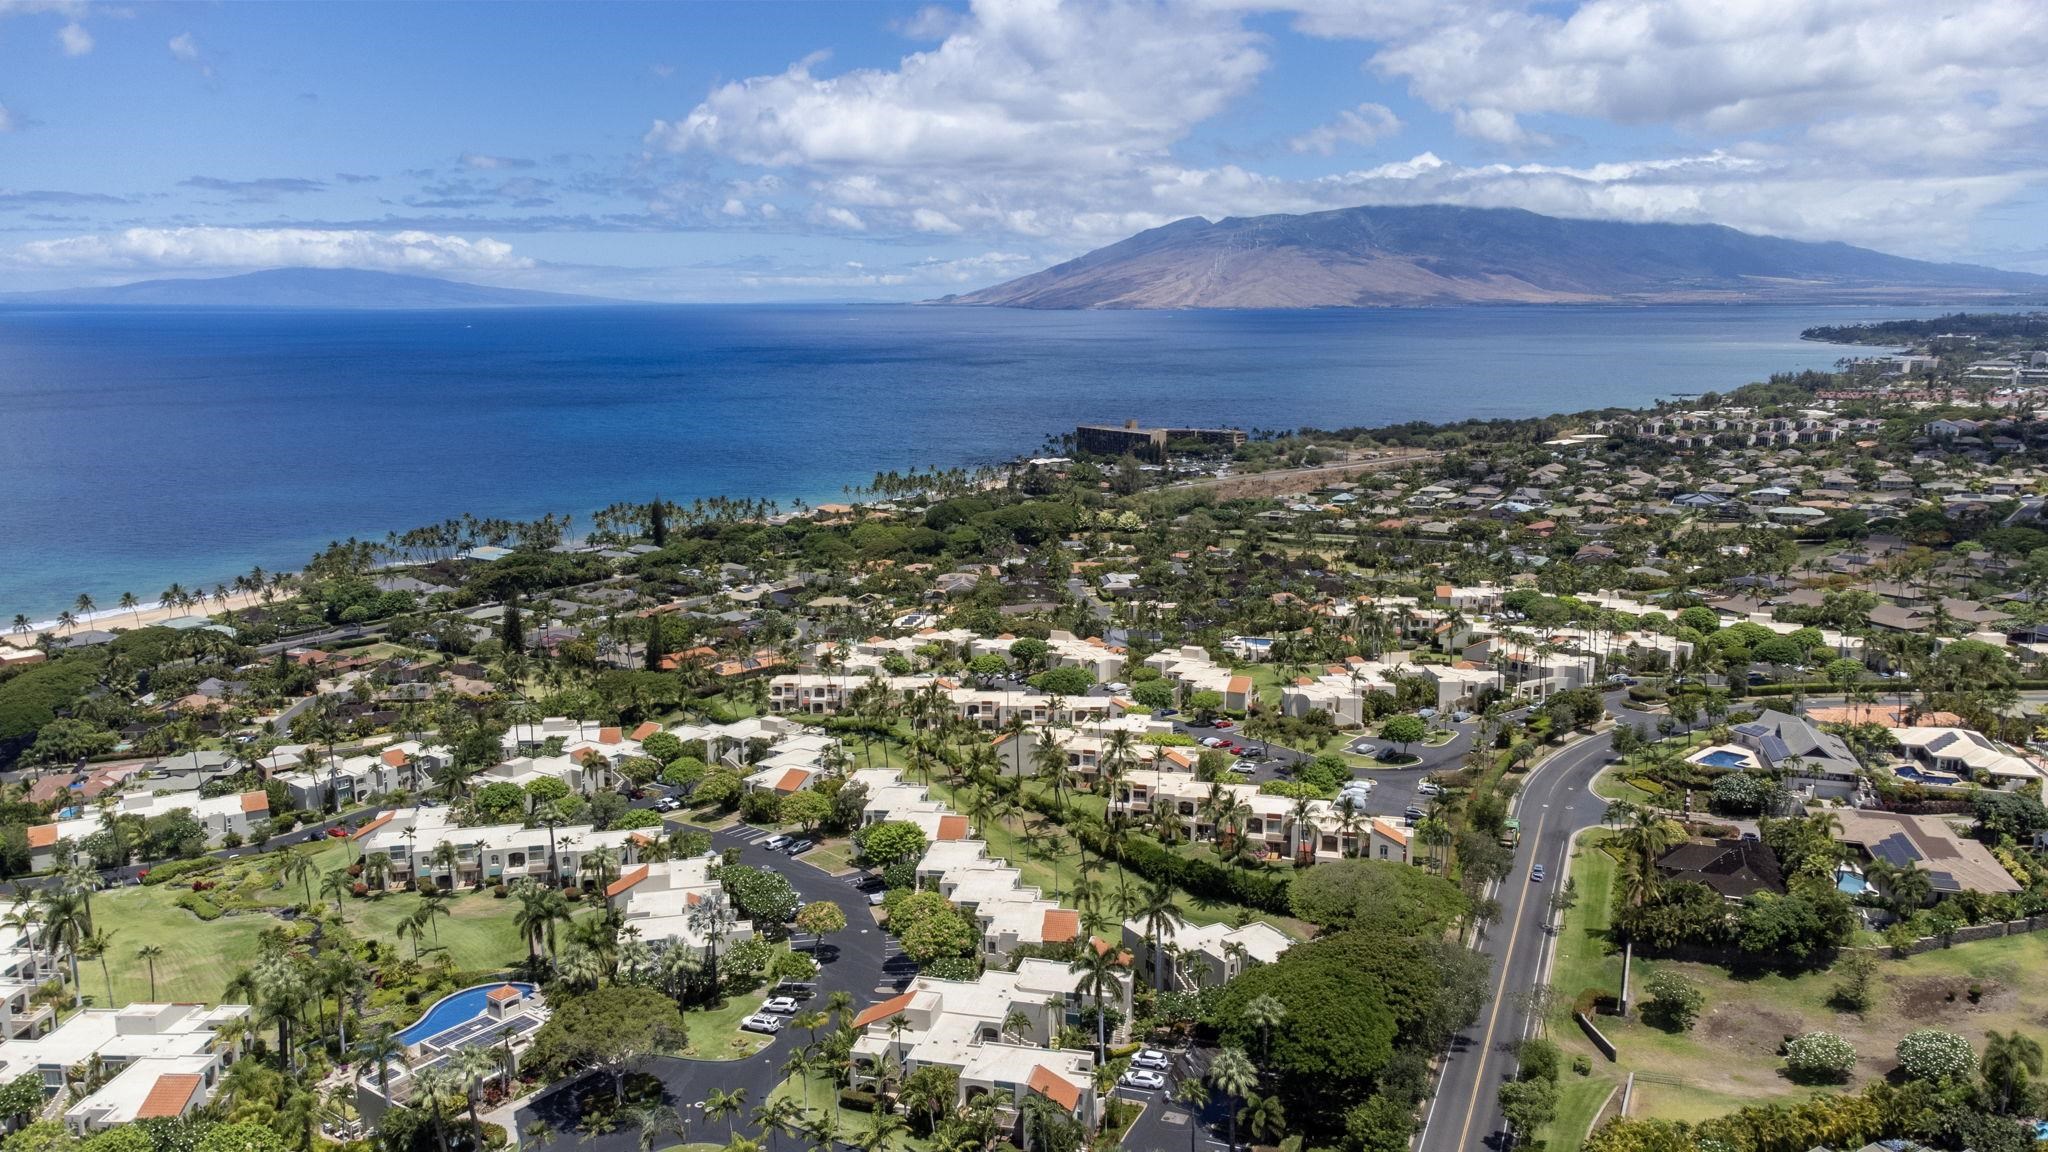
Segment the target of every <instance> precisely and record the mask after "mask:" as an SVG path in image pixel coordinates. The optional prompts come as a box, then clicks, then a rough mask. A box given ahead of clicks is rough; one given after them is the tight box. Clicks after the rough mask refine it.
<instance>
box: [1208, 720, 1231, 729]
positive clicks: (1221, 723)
mask: <svg viewBox="0 0 2048 1152" xmlns="http://www.w3.org/2000/svg"><path fill="white" fill-rule="evenodd" d="M1236 726H1237V722H1236V721H1234V720H1218V721H1217V722H1216V723H1214V724H1212V725H1210V727H1212V728H1216V729H1219V730H1223V731H1228V730H1229V729H1231V728H1234V727H1236Z"/></svg>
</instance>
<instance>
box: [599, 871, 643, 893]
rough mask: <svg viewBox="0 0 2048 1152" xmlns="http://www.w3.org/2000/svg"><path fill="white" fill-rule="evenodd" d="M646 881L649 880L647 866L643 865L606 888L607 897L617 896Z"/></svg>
mask: <svg viewBox="0 0 2048 1152" xmlns="http://www.w3.org/2000/svg"><path fill="white" fill-rule="evenodd" d="M645 879H647V865H645V864H642V865H641V866H639V867H638V868H635V869H633V870H632V871H630V872H627V873H626V874H625V875H623V876H620V877H619V878H618V879H617V880H614V881H612V882H611V883H610V884H609V885H607V886H606V887H605V890H604V894H605V895H606V896H617V895H618V894H619V893H621V892H624V891H625V890H626V889H628V888H631V887H632V886H633V885H635V884H638V883H639V882H641V881H642V880H645Z"/></svg>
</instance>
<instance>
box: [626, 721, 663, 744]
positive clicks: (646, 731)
mask: <svg viewBox="0 0 2048 1152" xmlns="http://www.w3.org/2000/svg"><path fill="white" fill-rule="evenodd" d="M659 731H661V725H659V724H657V723H655V722H654V721H652V720H643V721H641V723H640V726H639V727H638V728H635V729H633V739H635V740H645V739H647V738H648V737H649V736H652V735H654V734H655V733H656V732H659Z"/></svg>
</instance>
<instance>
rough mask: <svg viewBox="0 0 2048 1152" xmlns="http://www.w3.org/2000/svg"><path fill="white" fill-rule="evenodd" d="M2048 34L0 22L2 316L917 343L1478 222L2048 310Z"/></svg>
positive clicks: (50, 11) (1312, 4)
mask: <svg viewBox="0 0 2048 1152" xmlns="http://www.w3.org/2000/svg"><path fill="white" fill-rule="evenodd" d="M2044 62H2048V2H2043V0H1588V2H1585V3H1578V4H1573V3H1569V2H1563V3H1560V2H1541V3H1537V2H1518V0H1187V2H1185V3H1171V4H1154V3H1117V2H1102V3H1089V4H1065V3H1058V2H1056V0H985V2H978V3H962V4H939V5H927V4H914V3H883V2H875V3H866V2H858V0H849V2H826V0H816V2H809V3H729V4H725V3H721V4H713V3H687V4H684V3H677V4H668V3H651V2H650V3H629V4H607V3H573V4H550V3H542V2H529V3H491V4H460V3H433V2H420V3H404V4H388V5H387V4H377V3H336V4H325V3H318V2H307V3H202V4H184V3H175V2H170V3H121V4H115V3H108V4H100V3H94V2H91V0H0V291H5V290H33V289H41V288H55V287H66V286H73V285H88V284H109V283H121V282H126V281H131V280H142V279H153V278H158V277H162V276H200V275H221V274H229V273H234V272H243V271H251V270H255V269H259V268H271V267H281V266H312V267H364V268H380V269H387V270H394V271H416V272H421V273H428V274H435V275H444V276H448V277H451V278H455V279H462V280H470V281H475V282H479V283H491V284H501V285H507V286H516V287H528V288H541V289H550V290H557V291H571V292H585V293H592V294H597V295H605V296H615V297H622V298H634V299H650V300H683V301H726V300H730V301H752V300H826V299H859V300H915V299H924V298H929V297H933V296H937V295H940V294H943V293H946V292H956V291H965V290H969V289H972V288H977V287H981V286H984V285H987V284H991V283H995V282H998V281H1001V280H1004V279H1008V278H1009V277H1012V276H1016V275H1021V274H1023V273H1025V272H1029V271H1034V270H1036V269H1038V268H1042V267H1045V266H1047V265H1049V264H1052V263H1055V262H1057V261H1059V260H1063V259H1067V258H1070V257H1073V256H1075V255H1078V254H1080V253H1082V252H1085V251H1088V250H1090V249H1092V248H1096V247H1100V246H1101V245H1103V244H1107V243H1111V242H1114V241H1116V240H1119V239H1122V238H1124V237H1125V236H1128V235H1130V234H1132V233H1134V232H1138V231H1141V230H1143V229H1145V228H1150V227H1156V226H1158V225H1161V224H1165V223H1168V222H1171V221H1173V220H1177V219H1181V218H1184V217H1188V216H1206V217H1209V218H1211V219H1216V218H1221V217H1224V216H1245V215H1257V214H1262V213H1270V212H1307V211H1319V210H1324V209H1331V208H1342V207H1349V206H1353V205H1359V204H1389V203H1391V204H1413V203H1457V204H1468V205H1477V206H1489V207H1519V208H1526V209H1530V210H1532V211H1537V212H1543V213H1548V214H1552V215H1563V216H1580V217H1598V218H1608V219H1619V220H1658V221H1675V222H1685V223H1721V224H1727V225H1731V226H1733V227H1737V228H1741V229H1744V230H1747V231H1752V232H1761V233H1770V234H1773V235H1781V236H1789V237H1794V238H1798V239H1808V240H1841V241H1846V242H1849V243H1854V244H1861V245H1867V246H1870V247H1875V248H1879V249H1883V250H1885V251H1891V252H1897V253H1900V254H1903V255H1908V256H1915V257H1920V258H1925V259H1941V260H1961V261H1968V262H1972V263H1982V264H1990V265H1994V266H1998V267H2004V268H2013V269H2020V270H2025V271H2034V272H2048V211H2044V199H2048V196H2044V193H2048V148H2044V145H2048V63H2044Z"/></svg>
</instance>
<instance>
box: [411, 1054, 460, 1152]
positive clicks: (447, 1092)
mask: <svg viewBox="0 0 2048 1152" xmlns="http://www.w3.org/2000/svg"><path fill="white" fill-rule="evenodd" d="M456 1093H457V1088H456V1081H455V1073H454V1071H453V1070H452V1069H450V1068H448V1067H446V1066H436V1067H430V1068H422V1069H420V1070H419V1071H418V1072H417V1073H415V1074H414V1075H413V1078H412V1106H413V1107H415V1108H423V1109H425V1110H426V1112H427V1115H428V1117H429V1118H430V1119H432V1121H433V1124H434V1143H435V1144H437V1145H438V1146H439V1147H440V1149H441V1152H448V1114H447V1108H448V1103H449V1101H451V1100H453V1099H454V1098H455V1096H456Z"/></svg>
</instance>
